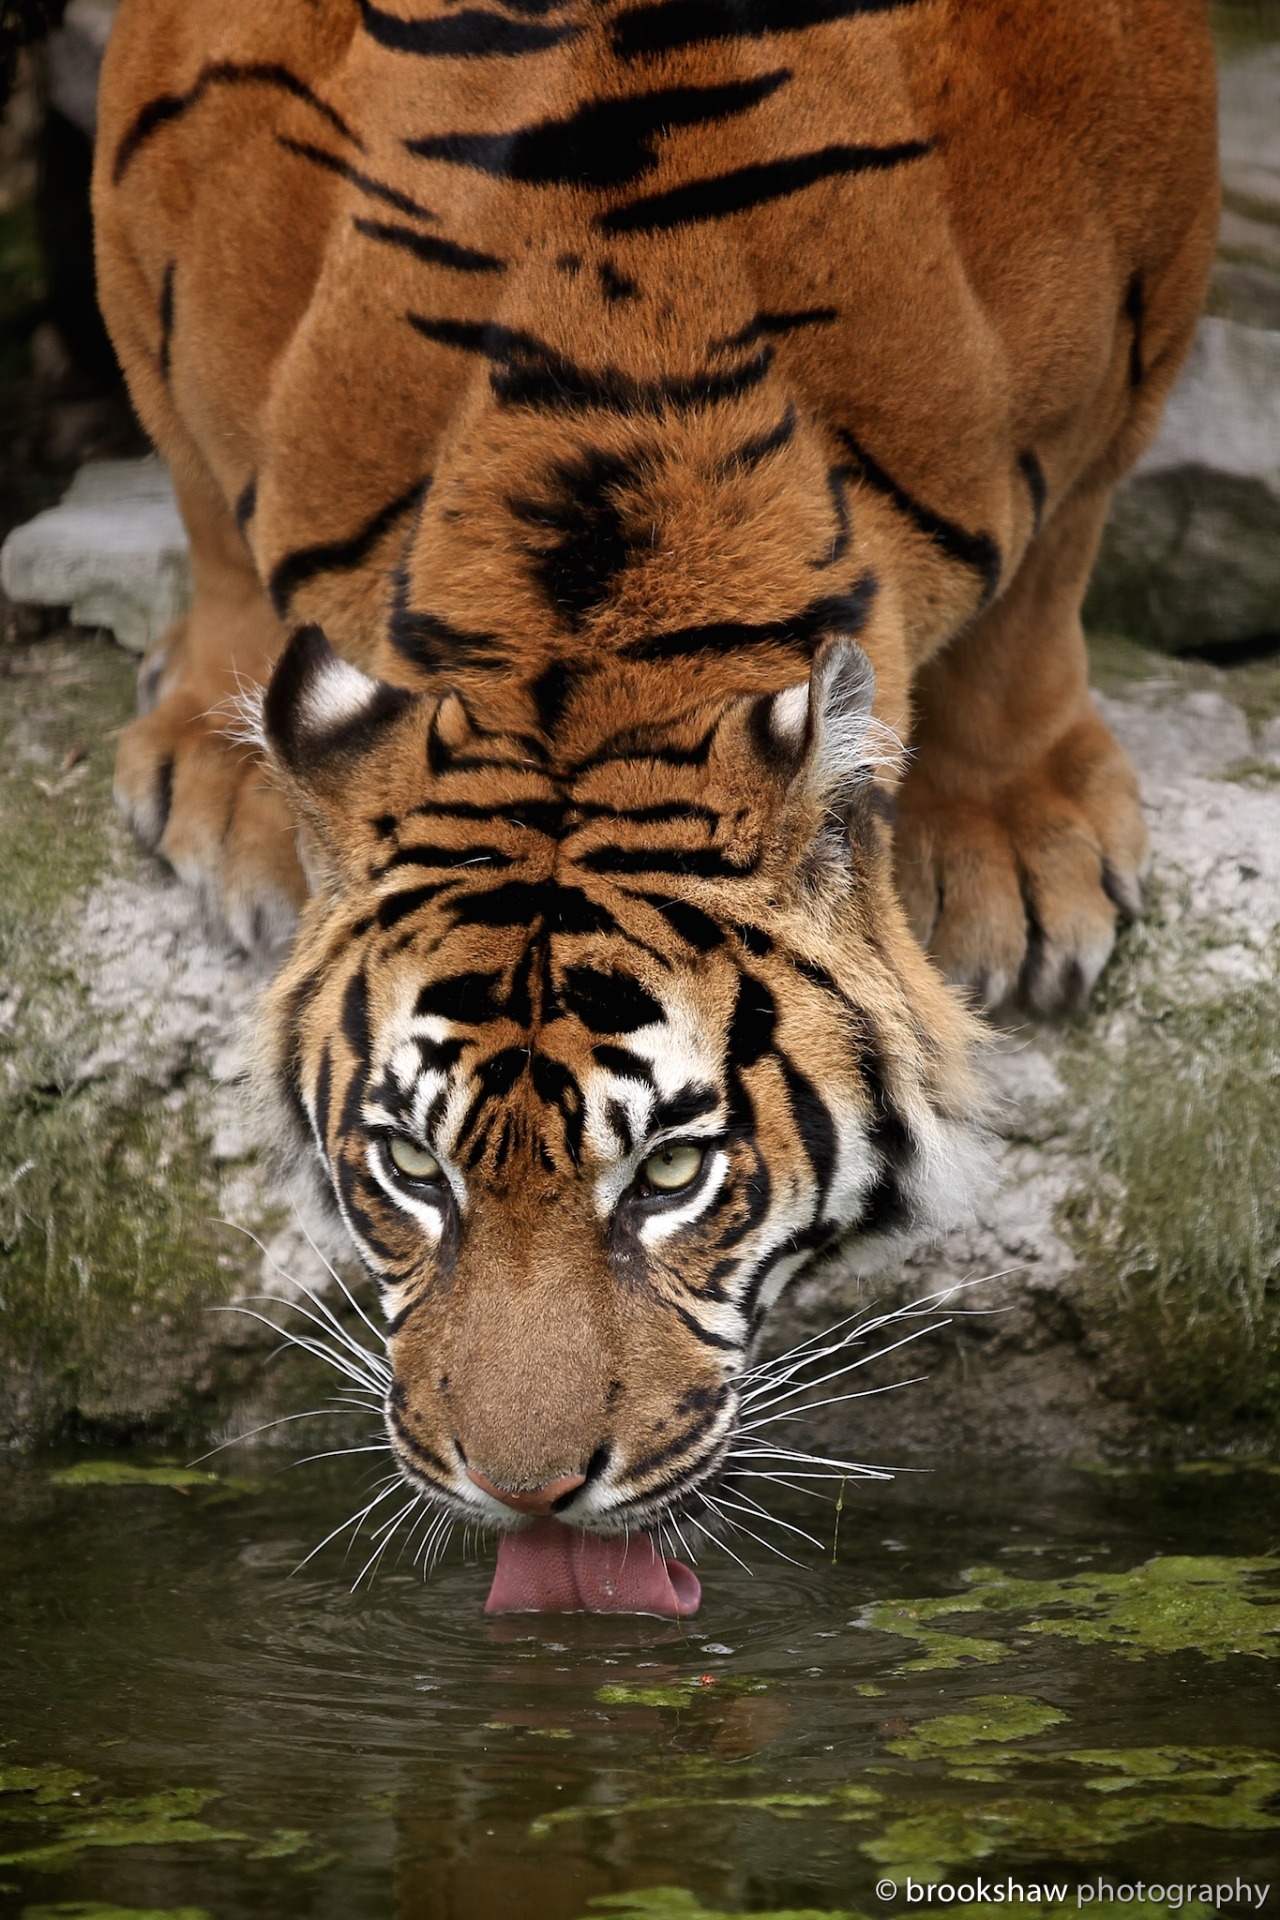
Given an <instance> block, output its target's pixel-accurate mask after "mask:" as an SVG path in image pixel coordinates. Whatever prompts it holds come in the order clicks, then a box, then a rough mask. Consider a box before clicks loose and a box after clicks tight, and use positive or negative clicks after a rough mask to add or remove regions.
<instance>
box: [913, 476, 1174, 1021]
mask: <svg viewBox="0 0 1280 1920" xmlns="http://www.w3.org/2000/svg"><path fill="white" fill-rule="evenodd" d="M1108 497H1109V488H1108V487H1105V486H1099V487H1094V488H1093V489H1091V490H1088V491H1080V490H1078V491H1077V493H1076V494H1074V495H1072V496H1070V497H1069V498H1068V499H1067V500H1066V501H1064V502H1063V504H1062V505H1061V506H1060V507H1059V508H1058V510H1057V512H1056V513H1055V514H1054V515H1053V517H1052V519H1051V520H1050V521H1049V523H1048V525H1047V526H1046V527H1045V528H1044V529H1043V531H1042V532H1041V533H1040V534H1039V535H1038V536H1037V538H1036V540H1035V541H1034V542H1033V544H1032V546H1031V547H1030V549H1029V550H1028V552H1027V555H1026V557H1025V558H1024V560H1023V562H1022V566H1021V568H1020V569H1019V572H1018V574H1017V575H1016V577H1015V579H1014V580H1013V581H1012V583H1011V584H1010V586H1009V588H1008V589H1007V591H1006V592H1005V593H1004V594H1003V595H1002V597H1001V598H1000V600H999V601H998V602H997V603H996V604H995V605H994V606H992V607H991V608H989V609H988V611H987V612H986V613H985V614H983V615H982V617H981V618H980V619H979V620H978V621H977V622H975V624H974V625H973V626H972V627H971V628H970V629H969V631H968V632H967V633H965V634H963V635H962V636H961V637H960V638H959V639H957V640H956V641H954V642H953V643H952V644H951V646H950V647H948V648H947V649H946V650H945V651H944V652H943V653H942V654H940V655H938V656H936V657H935V658H934V659H933V660H931V661H930V662H929V663H928V664H927V665H926V667H925V668H924V669H923V671H922V672H921V675H920V677H919V680H918V682H917V688H916V700H917V714H918V720H917V726H916V731H915V739H914V746H915V756H914V760H913V764H912V766H911V769H910V771H909V773H908V775H907V778H906V780H905V782H904V785H903V788H902V792H901V796H900V811H899V822H898V828H897V834H896V864H897V873H898V883H899V887H900V890H901V893H902V897H903V901H904V903H905V905H906V908H907V912H908V914H909V916H910V918H911V921H912V924H913V926H914V928H915V931H916V933H917V935H918V936H919V938H920V939H921V941H922V942H923V943H924V945H925V946H926V947H927V948H928V949H929V951H930V953H931V954H932V955H933V957H934V959H935V960H936V961H937V963H938V965H939V966H940V967H941V968H942V970H943V972H944V973H945V974H946V975H947V977H948V979H950V980H953V981H955V982H956V983H958V984H960V985H964V986H967V987H968V988H970V989H971V991H972V992H973V994H974V995H975V997H976V999H977V1000H978V1001H979V1002H980V1003H981V1004H982V1005H984V1006H985V1007H987V1008H989V1009H995V1008H997V1007H1000V1006H1001V1005H1003V1004H1006V1003H1008V1002H1012V1001H1016V1002H1019V1003H1020V1004H1022V1005H1024V1006H1026V1007H1028V1008H1030V1009H1032V1010H1033V1011H1035V1012H1037V1013H1053V1012H1057V1011H1061V1010H1068V1009H1074V1008H1078V1007H1079V1006H1081V1005H1082V1004H1083V1002H1084V1001H1085V1000H1086V999H1087V997H1088V994H1089V992H1090V991H1091V989H1092V987H1093V985H1094V983H1095V982H1096V980H1097V978H1098V975H1099V974H1100V973H1101V971H1102V969H1103V967H1104V965H1105V964H1106V962H1107V959H1108V958H1109V956H1110V954H1111V951H1112V948H1113V947H1114V945H1115V938H1116V928H1117V922H1118V920H1119V918H1120V916H1121V915H1135V914H1137V913H1139V912H1140V911H1141V907H1142V888H1141V876H1142V872H1143V870H1144V867H1145V865H1146V862H1147V855H1148V839H1147V830H1146V825H1145V823H1144V821H1143V818H1142V809H1141V805H1140V801H1139V795H1138V783H1137V779H1136V776H1135V774H1134V772H1133V768H1132V767H1131V765H1130V763H1129V761H1128V758H1127V757H1126V755H1125V753H1124V751H1123V750H1122V748H1121V747H1120V746H1119V744H1118V743H1117V741H1116V740H1115V738H1114V737H1113V735H1112V734H1111V732H1110V731H1109V729H1108V728H1107V727H1106V726H1105V725H1104V723H1103V721H1102V719H1101V718H1100V716H1099V715H1098V712H1097V710H1096V708H1095V707H1094V704H1093V702H1092V700H1091V698H1090V696H1089V690H1088V661H1087V656H1086V650H1085V642H1084V633H1083V629H1082V627H1081V623H1080V604H1081V601H1082V599H1083V597H1084V590H1085V586H1086V584H1087V582H1088V578H1089V572H1090V569H1091V567H1092V565H1093V559H1094V555H1095V552H1096V550H1097V544H1098V539H1099V536H1100V533H1101V529H1102V524H1103V521H1104V519H1105V517H1106V508H1107V504H1108Z"/></svg>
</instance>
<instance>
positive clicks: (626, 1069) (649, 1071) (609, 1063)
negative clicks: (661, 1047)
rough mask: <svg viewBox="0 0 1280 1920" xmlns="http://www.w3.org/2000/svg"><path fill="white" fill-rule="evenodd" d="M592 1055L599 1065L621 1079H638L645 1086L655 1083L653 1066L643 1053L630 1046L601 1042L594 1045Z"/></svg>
mask: <svg viewBox="0 0 1280 1920" xmlns="http://www.w3.org/2000/svg"><path fill="white" fill-rule="evenodd" d="M591 1057H592V1059H593V1060H594V1061H595V1063H596V1065H597V1066H599V1067H603V1068H604V1070H605V1072H606V1073H611V1074H613V1075H614V1076H615V1077H616V1078H617V1079H619V1080H638V1081H639V1082H640V1084H641V1085H642V1086H645V1087H651V1086H652V1085H653V1084H654V1080H653V1068H652V1067H651V1066H650V1065H649V1062H648V1061H647V1060H646V1059H645V1058H644V1055H643V1054H639V1053H632V1051H631V1049H630V1047H611V1046H607V1045H605V1044H604V1043H603V1042H601V1043H599V1044H597V1045H596V1046H594V1047H592V1049H591Z"/></svg>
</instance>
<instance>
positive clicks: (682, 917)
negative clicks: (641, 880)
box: [637, 893, 724, 953]
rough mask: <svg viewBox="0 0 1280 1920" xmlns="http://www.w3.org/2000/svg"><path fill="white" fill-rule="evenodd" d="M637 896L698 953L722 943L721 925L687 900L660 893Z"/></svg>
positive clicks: (713, 948) (708, 951)
mask: <svg viewBox="0 0 1280 1920" xmlns="http://www.w3.org/2000/svg"><path fill="white" fill-rule="evenodd" d="M637 897H638V898H639V899H641V900H643V901H645V902H646V903H647V904H648V905H649V906H651V907H656V908H657V910H658V912H659V913H660V914H661V915H662V917H663V919H664V920H665V921H666V922H667V924H668V926H669V927H670V928H671V929H672V931H673V932H674V933H678V934H679V936H680V938H681V939H682V940H684V941H685V942H687V944H688V945H689V946H691V947H694V948H695V949H696V950H697V951H698V952H699V953H711V952H713V951H714V950H715V948H716V947H718V946H721V945H723V942H724V929H723V927H720V926H718V925H717V923H716V922H715V921H714V920H713V919H712V918H711V915H710V914H709V913H704V912H703V911H702V908H701V907H695V906H693V905H692V904H691V903H690V902H689V901H688V900H672V899H670V898H668V896H667V895H666V894H661V893H642V894H639V895H638V896H637Z"/></svg>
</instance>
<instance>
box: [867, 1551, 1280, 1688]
mask: <svg viewBox="0 0 1280 1920" xmlns="http://www.w3.org/2000/svg"><path fill="white" fill-rule="evenodd" d="M963 1578H964V1580H965V1583H966V1591H965V1592H963V1593H960V1594H946V1595H942V1596H938V1597H933V1598H922V1599H916V1600H891V1601H883V1602H880V1603H879V1604H878V1605H875V1606H873V1607H870V1608H868V1609H867V1611H866V1613H865V1614H863V1616H862V1619H861V1624H862V1625H863V1626H867V1627H871V1628H874V1629H875V1630H876V1631H877V1632H880V1633H892V1634H896V1635H898V1636H899V1637H901V1638H905V1639H913V1640H917V1641H919V1642H920V1643H921V1644H922V1645H923V1646H924V1647H925V1649H926V1652H925V1654H924V1656H923V1657H922V1658H921V1659H918V1660H911V1661H907V1662H905V1663H904V1665H903V1666H902V1667H901V1669H900V1671H901V1672H904V1673H918V1672H921V1671H930V1670H943V1669H945V1668H947V1667H956V1666H961V1665H963V1664H964V1662H965V1660H966V1659H971V1658H973V1654H972V1649H973V1648H974V1647H975V1646H980V1647H985V1648H987V1649H989V1650H990V1652H989V1655H988V1656H987V1657H988V1658H989V1659H990V1660H991V1661H995V1660H1001V1659H1005V1658H1007V1657H1008V1654H1009V1652H1010V1651H1011V1649H1010V1648H1008V1647H1007V1646H1005V1645H1003V1644H1002V1643H1000V1642H998V1641H977V1642H975V1641H973V1640H970V1639H967V1638H964V1637H962V1636H961V1635H959V1634H955V1635H953V1634H951V1633H949V1632H947V1631H946V1630H945V1629H942V1628H938V1627H936V1626H935V1625H934V1624H933V1623H934V1622H935V1621H938V1620H941V1619H947V1618H949V1617H951V1616H952V1615H955V1614H970V1613H984V1614H994V1615H1007V1614H1029V1615H1031V1616H1032V1617H1031V1618H1030V1619H1028V1620H1026V1621H1023V1622H1021V1623H1020V1624H1019V1626H1018V1629H1017V1630H1018V1632H1019V1633H1024V1634H1046V1635H1050V1636H1057V1637H1060V1638H1064V1639H1069V1640H1077V1641H1081V1642H1083V1643H1086V1644H1093V1645H1099V1646H1106V1647H1110V1648H1111V1649H1112V1650H1113V1651H1114V1652H1116V1653H1118V1654H1120V1655H1121V1656H1122V1657H1123V1658H1126V1659H1132V1660H1140V1659H1143V1658H1144V1657H1146V1656H1147V1655H1149V1654H1160V1653H1165V1654H1167V1653H1184V1652H1195V1653H1199V1654H1201V1655H1202V1656H1203V1657H1204V1658H1205V1659H1207V1660H1223V1659H1226V1658H1227V1656H1228V1655H1230V1654H1251V1655H1256V1656H1261V1657H1264V1658H1271V1659H1275V1658H1277V1657H1280V1637H1277V1636H1280V1596H1277V1595H1276V1593H1275V1591H1274V1588H1273V1586H1271V1585H1269V1584H1265V1583H1266V1582H1267V1581H1268V1580H1269V1581H1270V1582H1272V1583H1274V1582H1275V1581H1277V1580H1280V1560H1277V1559H1275V1558H1273V1557H1271V1556H1269V1555H1257V1556H1252V1557H1244V1558H1228V1557H1225V1556H1216V1557H1215V1556H1210V1555H1206V1556H1190V1555H1165V1556H1158V1557H1157V1558H1156V1559H1154V1560H1148V1561H1146V1562H1144V1563H1143V1565H1141V1566H1139V1567H1134V1568H1133V1569H1132V1570H1131V1571H1130V1572H1128V1573H1106V1572H1096V1573H1093V1572H1091V1573H1075V1574H1068V1575H1067V1576H1066V1577H1065V1578H1063V1579H1056V1580H1055V1579H1046V1580H1032V1579H1018V1578H1016V1577H1015V1576H1014V1575H1012V1574H1010V1573H1006V1572H1005V1571H1004V1570H1003V1569H1002V1568H999V1567H974V1568H970V1569H969V1570H968V1571H967V1572H966V1573H965V1574H964V1576H963Z"/></svg>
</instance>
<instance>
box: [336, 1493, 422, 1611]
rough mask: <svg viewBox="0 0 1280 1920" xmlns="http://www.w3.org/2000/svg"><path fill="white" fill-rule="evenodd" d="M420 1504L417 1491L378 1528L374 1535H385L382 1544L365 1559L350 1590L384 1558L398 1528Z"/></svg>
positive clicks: (375, 1537) (352, 1590) (353, 1590)
mask: <svg viewBox="0 0 1280 1920" xmlns="http://www.w3.org/2000/svg"><path fill="white" fill-rule="evenodd" d="M419 1504H420V1503H419V1496H418V1495H417V1494H416V1493H415V1494H414V1496H413V1498H412V1500H410V1501H409V1503H408V1504H407V1506H403V1507H401V1509H400V1511H399V1513H397V1514H394V1515H393V1516H392V1518H391V1519H390V1520H384V1521H383V1523H382V1525H381V1526H380V1527H379V1528H378V1530H377V1532H376V1533H375V1534H374V1535H373V1538H374V1539H375V1540H376V1539H377V1538H378V1535H379V1534H382V1535H383V1536H384V1538H383V1540H382V1544H381V1545H380V1546H379V1547H378V1548H377V1549H376V1550H375V1551H374V1552H373V1553H371V1554H370V1555H369V1558H368V1559H367V1560H366V1561H365V1563H364V1565H363V1566H362V1567H361V1569H360V1571H359V1573H358V1574H357V1575H356V1577H355V1579H354V1580H353V1581H352V1582H351V1589H350V1590H351V1592H352V1593H354V1592H355V1591H356V1589H357V1587H358V1586H359V1585H360V1582H361V1581H362V1580H363V1579H364V1577H365V1575H366V1574H367V1573H370V1572H371V1570H372V1569H373V1568H375V1567H376V1566H377V1565H378V1563H379V1561H380V1560H381V1559H382V1556H383V1554H384V1553H385V1552H386V1550H387V1548H388V1547H389V1546H390V1545H391V1542H392V1541H393V1540H394V1539H395V1537H396V1533H397V1530H398V1529H399V1527H400V1524H401V1522H402V1521H404V1520H407V1519H408V1517H409V1515H410V1514H411V1513H412V1512H413V1510H414V1508H415V1507H416V1506H418V1505H419Z"/></svg>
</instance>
